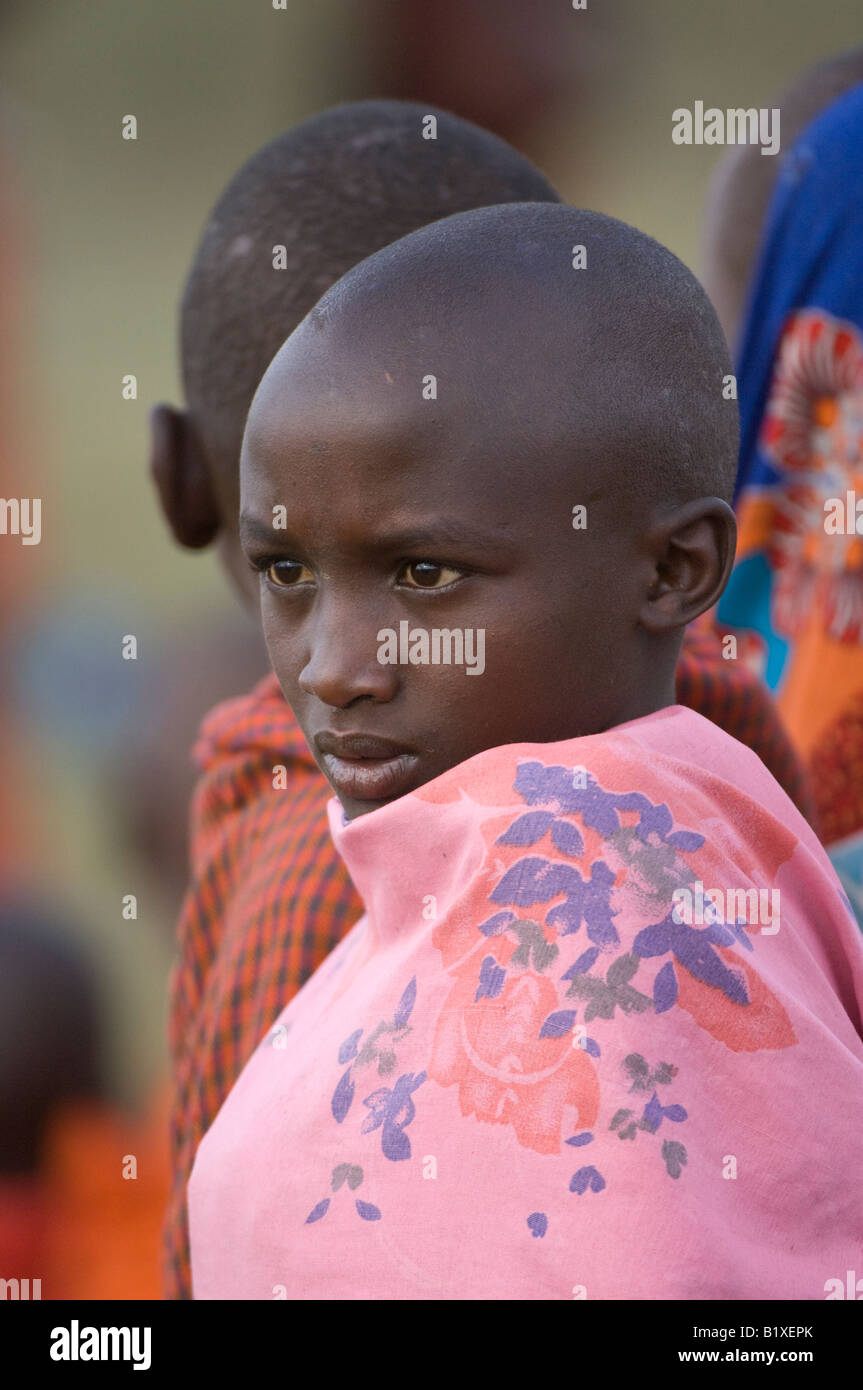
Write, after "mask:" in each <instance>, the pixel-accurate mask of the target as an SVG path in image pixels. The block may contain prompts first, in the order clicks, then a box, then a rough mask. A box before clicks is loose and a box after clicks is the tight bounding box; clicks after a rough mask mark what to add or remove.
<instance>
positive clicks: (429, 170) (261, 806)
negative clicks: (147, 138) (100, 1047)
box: [151, 101, 781, 1297]
mask: <svg viewBox="0 0 863 1390" xmlns="http://www.w3.org/2000/svg"><path fill="white" fill-rule="evenodd" d="M432 122H433V123H434V124H432ZM427 137H433V138H427ZM523 199H539V200H546V199H547V200H549V201H557V194H556V193H555V191H554V189H553V188H552V187H551V185H550V184H549V183H548V181H547V180H546V179H545V178H544V177H543V175H542V174H540V173H539V171H538V170H537V169H535V168H534V167H533V165H532V164H530V163H529V161H528V160H526V159H524V158H523V157H522V156H521V155H520V154H518V153H517V152H516V151H515V150H513V149H511V148H510V147H509V146H508V145H506V144H505V143H504V142H503V141H502V140H498V139H497V138H496V137H495V136H493V135H490V134H489V133H488V132H487V131H483V130H480V129H479V128H478V127H477V126H474V125H471V124H470V123H469V122H467V121H463V120H460V119H458V118H457V117H455V116H452V115H450V114H449V113H447V112H445V111H440V110H437V109H436V108H435V107H428V106H421V105H418V104H415V103H411V102H396V101H364V102H356V103H353V104H350V105H346V106H340V107H336V108H335V109H333V110H330V111H325V112H323V113H321V114H320V115H317V116H314V117H313V118H312V119H310V120H308V121H305V122H304V123H303V124H302V125H299V126H297V127H296V128H295V129H293V130H289V131H286V132H285V133H284V134H282V135H280V136H278V137H277V138H276V139H275V140H272V141H271V142H270V143H269V144H267V145H265V146H264V147H263V149H261V150H259V151H258V152H257V153H256V154H255V155H254V156H253V157H252V158H251V159H250V160H249V161H248V162H247V163H246V164H245V165H244V166H243V168H242V169H240V171H239V172H238V173H237V174H236V175H235V177H234V178H233V179H232V180H231V182H230V184H229V185H228V187H227V188H226V189H225V191H224V192H223V194H222V195H221V197H220V198H219V201H218V202H217V204H216V206H215V208H214V209H213V212H212V214H211V216H210V218H209V219H208V222H207V225H206V228H205V230H204V234H203V236H202V239H201V244H200V246H199V248H198V251H197V253H196V256H195V260H194V263H193V265H192V268H191V270H190V273H189V276H188V279H187V282H186V287H185V292H184V295H183V304H182V313H181V355H182V369H183V381H184V385H185V391H186V399H187V404H188V408H187V409H186V410H176V409H173V408H172V407H169V406H166V405H160V406H158V407H156V409H155V410H154V412H153V416H152V457H151V470H152V473H153V477H154V480H155V482H156V486H157V489H158V492H159V497H160V501H161V504H162V508H163V511H164V513H165V516H166V519H167V521H168V524H169V526H170V528H171V531H172V533H173V535H174V537H175V539H176V540H177V541H178V542H179V543H180V544H181V545H183V546H187V547H190V548H192V549H201V548H204V547H206V546H208V545H211V544H215V545H216V546H217V548H218V551H219V555H220V558H221V560H222V562H223V564H224V566H225V568H226V570H227V572H228V574H229V576H230V577H231V580H232V582H233V585H234V587H235V589H236V590H237V592H238V593H239V594H240V595H241V597H242V598H243V600H244V602H245V603H246V604H247V605H248V606H250V607H254V608H257V605H258V592H257V581H256V580H255V579H254V577H253V576H252V574H251V571H250V570H249V568H248V566H247V564H246V562H245V560H244V558H243V555H242V553H241V551H240V547H239V542H238V538H237V521H238V513H239V458H240V442H241V440H242V435H243V426H244V424H245V420H246V414H247V412H248V408H249V405H250V403H251V400H252V396H253V395H254V392H255V388H256V387H257V385H258V382H259V381H260V379H261V377H262V375H263V373H264V370H265V368H266V367H267V365H268V364H269V362H270V360H271V358H272V357H273V355H274V354H275V352H276V351H277V350H278V348H279V347H280V346H281V344H282V343H283V341H284V339H285V337H286V336H287V335H288V333H290V332H291V331H292V329H294V328H295V327H296V325H297V324H298V323H299V322H300V320H301V319H302V318H303V316H304V315H305V314H306V313H307V312H308V311H309V309H311V308H312V306H313V305H314V303H315V301H316V300H317V299H318V298H319V296H320V295H321V294H322V293H323V291H324V290H325V289H327V287H328V286H329V285H331V284H332V283H333V282H334V281H335V280H337V279H338V278H339V276H340V275H342V274H343V273H344V272H345V271H346V270H348V269H350V267H351V266H353V265H355V264H356V263H357V262H358V261H360V260H362V259H363V258H364V257H365V256H368V255H370V254H371V253H372V252H373V251H377V250H379V249H380V248H381V247H382V246H385V245H386V244H387V243H388V242H391V241H395V240H396V239H397V238H399V237H401V236H403V235H405V234H406V233H407V232H410V231H414V230H415V229H416V228H417V227H421V226H423V225H424V224H425V223H427V222H431V221H434V220H435V219H436V218H439V217H443V216H445V215H446V214H448V213H451V212H457V211H461V210H463V209H467V208H474V207H482V206H484V205H486V204H490V203H504V202H512V201H520V200H523ZM780 738H781V735H780ZM195 756H196V760H197V762H198V766H199V768H200V769H201V778H200V781H199V783H198V786H197V788H196V793H195V797H194V800H193V804H192V817H191V862H192V887H191V889H190V892H189V894H188V896H187V899H186V903H185V905H184V909H183V914H182V917H181V920H180V924H179V929H178V942H179V950H180V957H179V960H178V962H177V965H176V967H175V969H174V972H173V976H172V981H171V1003H170V1019H169V1036H170V1048H171V1055H172V1064H173V1073H174V1104H173V1112H172V1119H171V1144H172V1158H173V1174H172V1192H171V1200H170V1204H169V1210H168V1215H167V1223H166V1230H165V1237H166V1241H165V1244H166V1250H165V1255H166V1260H165V1283H166V1292H167V1294H168V1296H169V1297H188V1296H189V1295H190V1291H191V1286H190V1278H189V1263H188V1237H187V1231H186V1213H185V1189H186V1181H187V1179H188V1176H189V1172H190V1171H191V1166H192V1159H193V1157H194V1153H195V1148H196V1146H197V1144H198V1142H199V1140H200V1138H201V1136H202V1134H204V1133H205V1132H206V1129H207V1127H208V1125H209V1124H210V1122H211V1121H212V1119H213V1117H214V1116H215V1114H216V1112H217V1111H218V1109H219V1106H220V1105H221V1103H222V1101H223V1100H224V1098H225V1096H226V1095H227V1093H228V1091H229V1089H230V1087H231V1085H232V1084H233V1082H234V1081H235V1079H236V1077H237V1076H238V1075H239V1073H240V1070H241V1069H242V1067H243V1065H244V1063H245V1062H246V1061H247V1060H248V1058H249V1056H250V1055H251V1052H252V1050H253V1048H254V1047H255V1045H256V1043H257V1042H258V1041H259V1040H260V1038H261V1036H262V1034H263V1033H264V1032H265V1031H266V1029H267V1028H268V1027H269V1026H270V1024H271V1023H272V1022H273V1020H274V1019H275V1018H276V1017H277V1015H278V1013H279V1011H280V1010H281V1009H282V1008H283V1007H284V1005H285V1004H286V1003H287V1001H288V1000H289V999H290V998H291V997H292V996H293V994H294V993H295V992H296V990H297V989H299V987H300V985H301V984H302V983H303V981H304V980H305V979H307V978H308V976H309V975H310V974H311V973H312V972H313V970H314V969H315V968H316V967H317V966H318V965H319V964H320V963H321V961H323V960H324V958H325V957H326V955H327V954H328V952H329V951H330V950H332V948H333V947H334V946H335V945H336V944H337V942H338V941H339V940H340V939H341V938H342V936H343V935H344V934H345V932H346V931H347V929H348V928H349V927H350V926H351V924H352V923H353V922H354V921H356V919H357V918H358V917H359V915H360V913H361V911H362V904H361V902H360V900H359V898H358V896H357V894H356V891H355V889H354V887H353V885H352V883H351V882H350V879H349V878H348V875H347V873H346V872H345V869H344V866H343V865H342V862H341V860H340V859H339V857H338V855H337V854H336V853H335V851H334V850H333V847H332V843H331V841H330V836H329V831H328V828H327V819H326V809H325V808H326V802H327V798H328V795H329V789H328V787H327V784H326V782H325V781H324V779H323V778H322V777H321V775H320V773H319V772H318V770H317V767H316V766H315V763H314V760H313V759H312V756H311V754H310V753H309V750H308V748H307V747H306V744H305V741H304V739H303V737H302V734H301V733H300V731H299V728H298V727H297V724H296V722H295V720H294V718H293V715H292V714H291V711H290V709H289V708H288V706H287V705H286V704H285V701H284V699H283V697H282V694H281V691H280V690H279V687H278V683H277V681H276V680H275V677H273V676H272V675H271V676H269V677H267V678H266V679H265V680H263V681H262V682H261V683H260V684H259V685H258V687H257V688H256V689H255V690H254V691H253V692H252V694H251V695H249V696H246V697H244V698H243V699H240V700H232V701H228V702H226V703H225V704H223V705H221V706H219V707H218V708H217V709H215V710H213V711H212V712H211V714H210V716H209V717H208V719H207V720H206V721H205V723H204V726H203V728H202V730H201V736H200V739H199V741H198V744H197V746H196V748H195Z"/></svg>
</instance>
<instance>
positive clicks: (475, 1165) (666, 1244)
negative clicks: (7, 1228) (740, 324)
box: [189, 705, 863, 1299]
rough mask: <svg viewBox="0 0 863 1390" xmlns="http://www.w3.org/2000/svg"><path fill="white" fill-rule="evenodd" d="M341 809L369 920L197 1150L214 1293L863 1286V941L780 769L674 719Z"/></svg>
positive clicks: (339, 820) (644, 1291)
mask: <svg viewBox="0 0 863 1390" xmlns="http://www.w3.org/2000/svg"><path fill="white" fill-rule="evenodd" d="M330 824H331V828H332V832H333V836H334V839H335V842H336V845H337V848H338V849H339V851H340V853H341V854H342V855H343V857H344V859H345V862H346V864H347V867H348V870H349V872H350V874H351V877H352V878H353V880H354V882H355V883H356V884H357V887H358V888H359V890H360V893H361V895H362V898H363V901H364V902H365V904H366V908H367V912H366V915H365V916H363V917H362V918H361V920H360V921H359V922H358V923H357V924H356V926H355V927H354V928H353V929H352V930H351V931H350V933H349V934H348V935H347V936H346V937H345V939H344V940H343V941H342V942H341V944H340V945H339V946H338V947H336V949H335V950H334V951H333V953H332V954H331V956H330V957H328V959H327V961H326V962H325V963H324V964H323V965H322V966H321V967H320V969H319V970H318V971H317V972H316V973H315V975H314V976H312V978H311V979H310V980H309V981H308V982H307V983H306V984H305V986H304V987H303V988H302V989H301V990H300V992H299V993H298V994H297V995H296V996H295V998H294V999H293V1000H292V1001H291V1003H290V1004H289V1005H288V1006H287V1008H286V1009H285V1010H284V1011H283V1012H282V1014H281V1015H280V1017H279V1019H278V1021H277V1023H276V1025H275V1026H274V1027H273V1029H271V1031H270V1032H269V1033H268V1034H267V1035H266V1036H265V1037H264V1038H263V1040H262V1041H261V1043H260V1044H259V1046H258V1048H257V1050H256V1051H255V1052H254V1054H253V1055H252V1057H251V1059H250V1060H249V1062H248V1063H247V1065H246V1067H245V1069H244V1071H243V1072H242V1074H241V1075H240V1077H239V1080H238V1081H237V1083H236V1084H235V1086H234V1088H233V1089H232V1091H231V1092H230V1094H229V1095H228V1097H227V1100H226V1101H225V1103H224V1104H223V1106H222V1108H221V1110H220V1112H219V1114H218V1115H217V1117H216V1119H215V1121H214V1123H213V1125H212V1127H211V1129H210V1130H209V1132H208V1133H207V1134H206V1135H205V1137H204V1139H203V1141H202V1143H201V1145H200V1147H199V1149H198V1153H197V1157H196V1160H195V1165H194V1169H193V1172H192V1177H191V1180H190V1183H189V1215H190V1233H191V1250H192V1278H193V1286H194V1292H195V1296H196V1297H198V1298H228V1299H272V1298H289V1299H572V1298H576V1299H582V1298H588V1299H623V1298H638V1299H675V1298H689V1299H702V1298H723V1299H747V1298H773V1299H820V1298H824V1297H825V1284H826V1283H827V1281H828V1280H831V1279H834V1278H844V1277H845V1271H846V1270H847V1269H854V1268H859V1265H860V1242H861V1234H863V1187H861V1182H860V1173H861V1171H863V1037H861V1033H863V1026H862V1025H861V1001H863V943H861V940H860V933H859V930H858V928H857V926H856V923H855V921H854V919H853V915H852V913H851V910H850V906H849V904H848V901H847V899H846V898H845V896H844V894H843V892H842V889H841V887H840V885H839V882H838V880H837V878H836V876H835V874H834V872H833V870H832V868H831V866H830V863H829V860H828V859H827V857H826V854H825V852H824V850H823V849H822V848H821V846H820V845H819V843H818V841H817V839H816V838H815V836H814V834H813V832H812V831H811V830H810V829H809V827H808V826H807V824H806V822H805V821H804V820H803V818H802V817H801V815H800V814H799V812H798V811H797V810H796V809H795V808H794V806H793V804H792V803H791V801H790V800H789V798H788V797H787V796H786V795H785V793H784V792H783V791H782V790H781V789H780V787H779V786H778V784H777V783H776V782H775V781H774V780H773V778H772V777H771V776H770V774H769V773H768V772H767V771H766V769H765V768H764V766H763V764H762V763H761V761H760V760H759V759H758V758H757V757H756V756H755V755H754V754H753V753H752V752H750V751H749V750H748V749H746V748H744V747H743V745H742V744H739V743H737V742H736V741H735V740H734V739H732V738H730V737H729V736H728V735H727V734H725V733H723V732H722V731H721V730H720V729H718V728H717V727H716V726H715V725H713V724H711V723H709V722H708V721H707V720H705V719H703V718H702V717H701V716H700V715H698V714H696V713H694V712H693V711H692V710H688V709H685V708H683V707H682V706H679V705H675V706H672V707H670V708H668V709H665V710H663V711H661V712H660V713H657V714H654V715H650V716H647V717H645V718H643V719H638V720H635V721H632V722H631V723H629V724H625V725H621V726H619V727H618V728H616V729H612V730H610V731H609V732H607V733H604V734H598V735H595V736H592V737H588V738H580V739H572V740H568V741H565V742H561V743H555V744H519V745H512V746H509V747H505V748H498V749H492V750H490V751H488V752H485V753H481V754H479V755H478V756H477V757H474V758H472V759H470V760H469V761H468V762H466V763H463V764H461V765H460V766H458V767H456V768H453V769H452V770H451V771H449V772H447V773H445V774H444V775H443V776H441V777H439V778H436V779H435V780H434V781H432V782H430V783H428V784H427V785H426V786H424V787H422V788H420V789H419V790H418V791H417V792H414V793H412V794H410V795H408V796H405V797H402V798H400V799H399V800H397V801H394V802H392V803H390V804H389V805H388V806H384V807H382V808H380V809H379V810H376V811H373V812H371V813H369V814H367V815H365V816H362V817H359V818H358V819H356V820H354V821H353V822H351V823H345V821H344V818H343V816H342V813H341V811H340V809H339V808H338V804H337V803H336V802H335V801H333V802H331V803H330ZM828 1287H831V1286H830V1285H828Z"/></svg>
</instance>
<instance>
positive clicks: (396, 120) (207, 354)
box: [181, 101, 558, 497]
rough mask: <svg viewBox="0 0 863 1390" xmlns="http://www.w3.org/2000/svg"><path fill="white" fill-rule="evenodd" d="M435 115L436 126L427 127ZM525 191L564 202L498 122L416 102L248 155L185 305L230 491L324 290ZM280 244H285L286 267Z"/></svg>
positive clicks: (385, 105) (189, 359)
mask: <svg viewBox="0 0 863 1390" xmlns="http://www.w3.org/2000/svg"><path fill="white" fill-rule="evenodd" d="M429 117H433V118H434V121H435V122H436V126H435V127H434V128H432V127H431V126H430V125H429V119H428V118H429ZM432 129H433V130H434V138H424V133H423V132H424V131H426V133H427V134H429V133H431V131H432ZM527 200H531V201H537V200H543V201H545V200H548V201H554V202H556V201H558V195H557V193H556V192H555V191H554V189H553V188H552V186H551V184H550V183H549V182H548V181H547V179H545V178H544V177H543V175H542V174H541V173H540V172H539V171H538V170H537V169H535V168H534V166H533V165H532V164H531V163H530V162H529V161H528V160H527V159H525V158H524V157H523V156H522V155H520V154H518V153H517V151H515V150H514V149H512V148H511V147H510V146H509V145H506V144H505V143H504V142H503V141H502V140H498V139H497V137H496V136H494V135H490V134H489V133H488V132H487V131H484V130H481V129H480V128H479V127H478V126H475V125H472V124H470V123H469V122H468V121H463V120H461V119H460V118H458V117H456V116H452V115H450V114H449V113H447V112H444V111H440V110H438V109H437V108H435V107H430V106H423V105H420V104H419V103H413V102H399V101H363V102H354V103H351V104H349V105H345V106H339V107H335V108H334V109H332V110H329V111H324V112H322V113H321V114H320V115H317V116H313V117H312V118H311V119H310V120H308V121H305V122H303V124H301V125H299V126H296V127H295V128H294V129H292V130H288V131H285V132H284V133H283V134H282V135H279V136H277V137H276V138H275V139H274V140H272V141H270V143H269V144H268V145H265V146H264V148H263V149H261V150H259V151H258V153H257V154H256V155H254V156H253V157H252V158H251V159H250V160H249V161H248V163H247V164H245V165H244V166H243V168H242V169H241V170H240V171H239V173H238V174H237V175H236V176H235V177H234V178H233V179H232V180H231V182H230V183H229V185H228V187H227V188H226V189H225V191H224V193H223V194H222V196H221V197H220V199H219V201H218V203H217V204H216V206H215V208H214V209H213V212H212V214H211V215H210V218H209V220H208V222H207V226H206V228H205V230H204V233H203V236H202V239H201V242H200V245H199V247H198V250H197V253H196V255H195V259H194V263H193V265H192V268H191V270H190V272H189V276H188V280H187V283H186V288H185V292H184V295H183V302H182V311H181V358H182V370H183V382H184V388H185V392H186V397H187V400H188V402H189V406H190V408H191V411H192V414H193V416H194V419H195V422H196V425H197V427H198V430H199V432H200V433H201V435H202V437H203V439H204V443H205V446H206V448H207V451H208V453H209V454H210V455H211V456H212V458H213V460H214V462H215V463H216V464H217V465H218V466H219V467H220V469H221V470H222V471H223V473H224V477H225V480H226V482H227V484H228V485H229V487H230V489H231V492H232V494H233V495H234V497H235V496H236V489H237V466H238V459H239V449H240V441H241V439H242V431H243V425H244V424H245V417H246V412H247V411H248V408H249V404H250V402H251V399H252V396H253V394H254V391H255V388H256V386H257V385H258V382H259V381H260V379H261V376H262V375H263V373H264V370H265V368H266V367H267V365H268V363H269V362H270V359H271V358H272V357H273V354H274V353H275V352H276V351H277V349H278V348H279V347H280V345H281V344H282V343H283V342H284V340H285V338H286V337H287V336H288V335H289V333H291V331H292V330H293V329H294V328H295V327H296V325H297V324H298V323H299V322H300V320H301V319H302V318H303V317H304V315H305V314H306V313H307V312H308V311H309V309H310V308H311V307H312V305H313V304H314V303H315V301H316V300H317V299H319V298H320V296H321V295H322V294H323V293H324V291H325V290H326V289H328V288H329V286H330V285H332V284H333V283H334V281H336V280H337V279H338V278H339V276H340V275H343V274H344V272H345V271H346V270H348V269H350V267H351V266H353V265H356V263H357V262H358V261H361V260H363V258H364V257H366V256H369V255H371V254H372V253H373V252H374V251H377V250H379V249H380V248H381V247H382V246H385V245H387V244H388V243H389V242H391V241H395V240H396V239H398V238H399V237H402V236H405V235H406V234H407V233H408V232H412V231H414V230H415V229H416V228H418V227H422V226H424V225H425V224H426V223H427V222H431V221H434V220H435V219H437V218H440V217H445V216H448V215H449V214H450V213H455V212H461V211H463V210H465V209H468V208H476V207H482V206H485V205H488V204H491V203H502V202H524V201H527ZM277 246H281V247H284V255H283V257H282V258H281V261H282V262H283V264H281V266H280V268H275V267H274V264H273V260H274V248H275V247H277Z"/></svg>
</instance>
